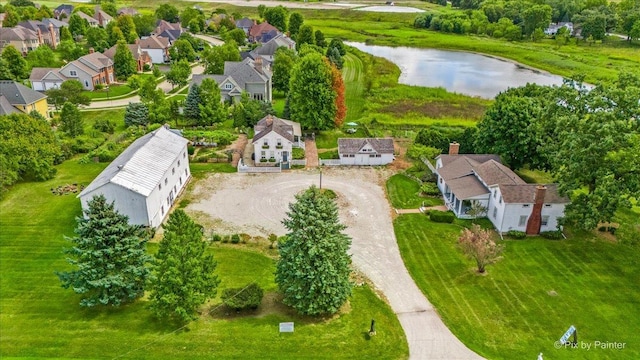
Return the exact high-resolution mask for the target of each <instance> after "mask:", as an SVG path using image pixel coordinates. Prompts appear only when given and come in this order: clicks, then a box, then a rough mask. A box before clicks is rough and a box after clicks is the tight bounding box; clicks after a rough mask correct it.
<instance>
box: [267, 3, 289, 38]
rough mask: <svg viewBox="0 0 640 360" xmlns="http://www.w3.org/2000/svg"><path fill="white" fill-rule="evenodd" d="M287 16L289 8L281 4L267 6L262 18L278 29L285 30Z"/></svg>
mask: <svg viewBox="0 0 640 360" xmlns="http://www.w3.org/2000/svg"><path fill="white" fill-rule="evenodd" d="M288 18H289V10H287V8H285V7H284V6H282V5H278V6H276V7H272V8H268V9H267V10H266V11H265V12H264V19H265V20H266V21H267V22H268V23H269V24H271V25H273V26H274V27H276V28H277V29H278V30H280V31H282V32H285V31H287V20H288Z"/></svg>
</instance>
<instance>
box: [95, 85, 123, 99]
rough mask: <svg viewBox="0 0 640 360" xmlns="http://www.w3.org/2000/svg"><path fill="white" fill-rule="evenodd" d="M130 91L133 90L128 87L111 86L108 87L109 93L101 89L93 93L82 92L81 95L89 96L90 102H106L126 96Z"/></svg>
mask: <svg viewBox="0 0 640 360" xmlns="http://www.w3.org/2000/svg"><path fill="white" fill-rule="evenodd" d="M132 91H133V89H131V88H130V87H129V85H111V86H109V91H107V90H105V89H102V90H94V91H83V93H84V94H85V95H87V96H89V98H90V99H91V100H108V99H113V98H116V97H118V96H122V95H125V94H128V93H130V92H132Z"/></svg>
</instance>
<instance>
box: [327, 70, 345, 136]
mask: <svg viewBox="0 0 640 360" xmlns="http://www.w3.org/2000/svg"><path fill="white" fill-rule="evenodd" d="M327 62H329V61H328V60H327ZM329 66H331V84H332V87H333V91H334V92H335V93H336V99H335V104H336V117H335V118H334V123H335V126H336V127H338V128H339V127H341V126H342V124H343V123H344V119H345V118H346V117H347V104H346V98H345V88H344V80H343V79H342V72H340V70H338V68H337V67H336V66H335V65H332V64H329Z"/></svg>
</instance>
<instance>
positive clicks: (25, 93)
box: [0, 80, 47, 105]
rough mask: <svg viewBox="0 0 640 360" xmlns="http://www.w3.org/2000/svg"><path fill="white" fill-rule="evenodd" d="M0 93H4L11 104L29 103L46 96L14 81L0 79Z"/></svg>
mask: <svg viewBox="0 0 640 360" xmlns="http://www.w3.org/2000/svg"><path fill="white" fill-rule="evenodd" d="M0 95H4V96H5V97H6V98H7V101H9V103H10V104H11V105H30V104H33V103H34V102H36V101H38V100H42V99H45V98H46V97H47V96H46V95H44V94H41V93H39V92H37V91H35V90H32V89H29V88H28V87H26V86H24V85H22V84H19V83H17V82H15V81H9V80H1V81H0Z"/></svg>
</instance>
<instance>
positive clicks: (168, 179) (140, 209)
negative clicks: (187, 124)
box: [78, 126, 191, 228]
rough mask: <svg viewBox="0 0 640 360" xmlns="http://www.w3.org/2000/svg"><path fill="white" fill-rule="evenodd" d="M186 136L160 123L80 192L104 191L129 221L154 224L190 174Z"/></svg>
mask: <svg viewBox="0 0 640 360" xmlns="http://www.w3.org/2000/svg"><path fill="white" fill-rule="evenodd" d="M187 143H188V141H187V139H185V138H183V137H182V136H180V135H177V134H176V133H174V132H172V131H171V130H169V129H168V128H167V127H164V126H163V127H161V128H159V129H157V130H154V131H152V132H150V133H148V134H146V135H144V136H142V137H141V138H139V139H137V140H136V141H134V142H133V143H132V144H131V145H130V146H129V147H128V148H127V149H126V150H124V151H123V152H122V154H120V155H119V156H118V157H117V158H116V159H115V160H113V162H111V164H109V166H107V167H106V168H105V169H104V170H103V171H102V172H101V173H100V175H98V177H96V178H95V180H93V181H92V182H91V184H89V185H88V186H87V187H86V188H85V189H84V190H83V191H82V192H81V193H80V194H79V195H78V197H79V198H80V202H81V204H82V208H83V209H86V208H87V203H88V202H89V201H90V200H91V199H92V198H93V197H94V196H95V195H104V196H105V198H106V199H107V201H108V202H113V203H114V207H115V209H116V210H117V211H118V212H120V213H121V214H124V215H127V216H128V217H129V223H130V224H138V225H144V226H149V227H152V228H156V227H158V226H160V225H161V224H162V222H163V220H164V219H165V218H166V217H167V215H168V214H169V210H170V209H171V206H172V205H173V204H174V202H175V201H176V199H177V198H178V195H179V194H180V193H181V192H182V190H183V189H184V188H185V186H186V184H187V182H188V181H189V179H190V178H191V172H190V170H189V156H188V155H187Z"/></svg>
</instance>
